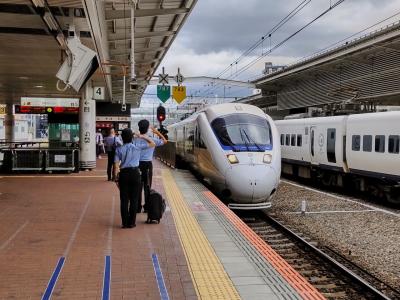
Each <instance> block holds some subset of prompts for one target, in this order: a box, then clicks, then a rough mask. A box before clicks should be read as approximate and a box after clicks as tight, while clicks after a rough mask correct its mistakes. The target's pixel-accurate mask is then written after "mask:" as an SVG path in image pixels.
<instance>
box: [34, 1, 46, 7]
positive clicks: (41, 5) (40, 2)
mask: <svg viewBox="0 0 400 300" xmlns="http://www.w3.org/2000/svg"><path fill="white" fill-rule="evenodd" d="M32 2H33V4H34V5H35V6H36V7H44V0H32Z"/></svg>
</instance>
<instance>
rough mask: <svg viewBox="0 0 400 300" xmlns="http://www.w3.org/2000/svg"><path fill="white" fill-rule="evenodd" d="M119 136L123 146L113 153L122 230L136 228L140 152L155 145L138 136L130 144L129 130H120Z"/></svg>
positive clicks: (145, 137)
mask: <svg viewBox="0 0 400 300" xmlns="http://www.w3.org/2000/svg"><path fill="white" fill-rule="evenodd" d="M121 136H122V140H123V143H124V144H123V145H122V146H121V147H119V148H117V150H116V151H115V158H114V178H115V181H116V182H117V185H118V187H119V194H120V200H121V219H122V228H133V227H135V226H136V208H137V201H138V198H139V188H140V171H139V158H140V152H141V151H144V150H146V149H149V148H153V147H154V146H155V144H154V142H153V140H152V139H150V138H149V137H147V136H144V135H139V136H138V137H139V138H140V139H136V140H135V141H134V142H132V138H133V133H132V130H131V129H130V128H125V129H124V130H122V134H121Z"/></svg>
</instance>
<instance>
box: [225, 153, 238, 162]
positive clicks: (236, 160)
mask: <svg viewBox="0 0 400 300" xmlns="http://www.w3.org/2000/svg"><path fill="white" fill-rule="evenodd" d="M226 157H227V158H228V160H229V162H230V163H231V164H238V163H239V160H238V158H237V157H236V155H235V154H228V155H227V156H226Z"/></svg>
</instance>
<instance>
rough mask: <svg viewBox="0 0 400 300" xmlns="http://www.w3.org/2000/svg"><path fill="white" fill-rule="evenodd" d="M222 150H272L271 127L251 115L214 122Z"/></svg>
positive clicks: (230, 117) (263, 120) (219, 119)
mask: <svg viewBox="0 0 400 300" xmlns="http://www.w3.org/2000/svg"><path fill="white" fill-rule="evenodd" d="M211 127H212V129H213V130H214V133H215V135H216V136H217V138H218V140H219V142H220V144H221V146H222V148H224V149H225V150H233V151H252V152H254V151H261V152H262V151H265V150H271V149H272V138H271V127H270V125H269V123H268V121H267V120H266V119H264V118H261V117H257V116H254V115H249V114H232V115H227V116H224V117H220V118H217V119H215V120H214V121H212V123H211Z"/></svg>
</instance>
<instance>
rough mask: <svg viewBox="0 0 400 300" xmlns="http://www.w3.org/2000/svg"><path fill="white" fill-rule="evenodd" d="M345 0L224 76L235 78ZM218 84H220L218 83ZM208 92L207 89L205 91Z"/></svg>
mask: <svg viewBox="0 0 400 300" xmlns="http://www.w3.org/2000/svg"><path fill="white" fill-rule="evenodd" d="M344 1H345V0H338V1H336V2H335V3H334V4H331V5H330V6H329V8H327V9H326V10H325V11H323V12H322V13H321V14H319V15H318V16H317V17H315V18H314V19H312V20H311V21H309V22H308V23H306V24H305V25H304V26H302V27H301V28H299V29H298V30H296V31H295V32H294V33H292V34H291V35H289V36H288V37H286V38H285V39H283V40H282V41H281V42H279V43H278V44H276V45H275V46H273V47H271V48H270V49H269V50H268V51H266V52H265V53H264V54H263V55H261V56H259V57H257V58H255V59H253V60H252V61H251V62H249V63H248V64H246V65H245V66H243V67H242V68H240V69H239V70H238V71H237V72H235V73H234V74H232V75H231V76H230V77H228V78H226V79H233V78H236V77H237V76H239V75H240V74H242V73H243V72H244V71H246V70H248V69H249V68H250V67H251V66H253V65H254V64H256V63H257V62H259V61H260V60H261V59H262V58H264V57H265V56H267V55H269V54H271V53H272V52H273V51H275V50H276V49H278V48H280V47H281V46H282V45H284V44H285V43H287V42H288V41H289V40H290V39H292V38H293V37H295V36H296V35H298V34H299V33H300V32H302V31H303V30H305V29H306V28H308V27H309V26H311V25H312V24H313V23H315V22H316V21H317V20H319V19H320V18H322V17H323V16H324V15H326V14H327V13H328V12H330V11H331V10H333V9H334V8H336V7H337V6H339V5H340V4H342V3H343V2H344ZM219 86H220V85H219ZM219 86H218V84H217V85H216V86H214V87H213V88H212V89H211V90H212V91H214V90H215V89H216V88H217V87H219ZM206 92H208V91H206Z"/></svg>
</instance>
